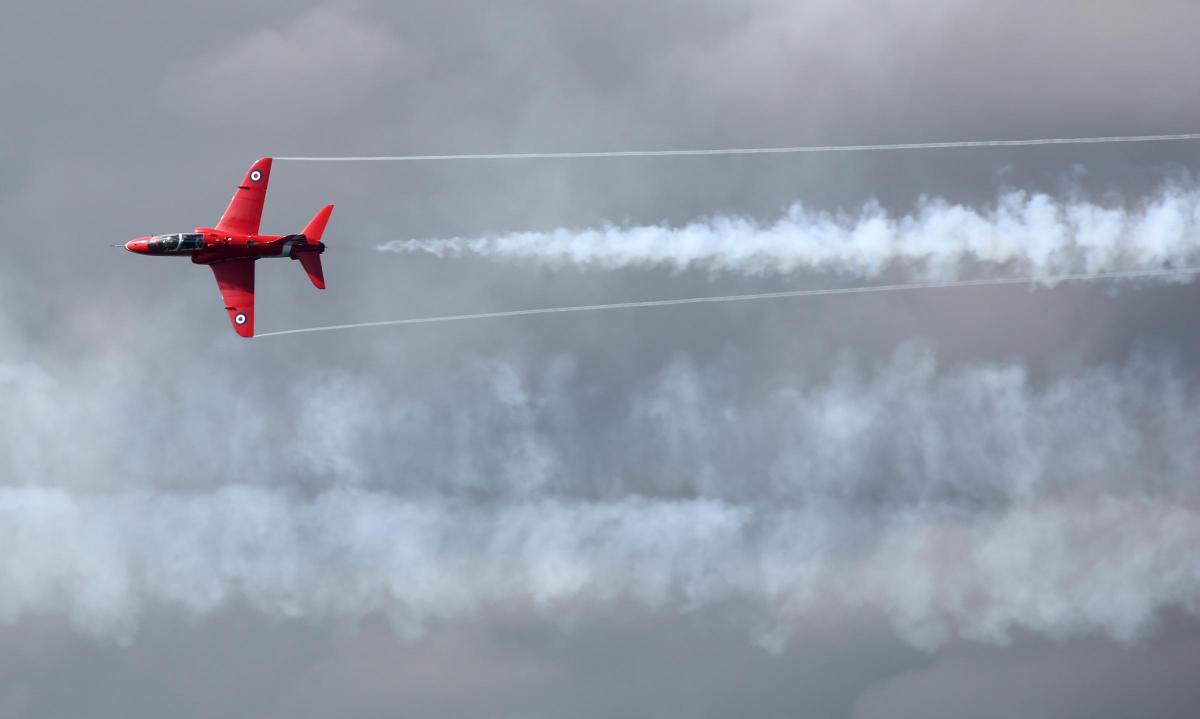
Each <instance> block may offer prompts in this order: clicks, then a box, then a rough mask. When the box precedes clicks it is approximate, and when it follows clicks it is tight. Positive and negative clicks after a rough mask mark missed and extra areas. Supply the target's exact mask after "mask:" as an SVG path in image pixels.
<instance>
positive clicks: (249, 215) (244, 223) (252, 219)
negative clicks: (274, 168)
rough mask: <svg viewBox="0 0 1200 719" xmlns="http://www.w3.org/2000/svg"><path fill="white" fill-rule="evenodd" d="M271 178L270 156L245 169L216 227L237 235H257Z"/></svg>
mask: <svg viewBox="0 0 1200 719" xmlns="http://www.w3.org/2000/svg"><path fill="white" fill-rule="evenodd" d="M270 179H271V158H269V157H262V158H259V160H258V161H257V162H255V163H254V164H253V165H251V166H250V169H249V170H246V176H245V177H243V178H242V183H241V184H240V185H238V188H237V191H236V192H234V193H233V199H232V200H230V201H229V207H227V208H225V214H224V215H221V221H220V222H218V223H217V226H216V229H217V230H218V231H221V232H229V233H231V234H238V235H257V234H258V225H259V222H260V221H261V220H262V211H263V203H265V202H266V201H267V182H268V181H270Z"/></svg>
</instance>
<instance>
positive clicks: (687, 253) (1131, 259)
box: [379, 185, 1200, 280]
mask: <svg viewBox="0 0 1200 719" xmlns="http://www.w3.org/2000/svg"><path fill="white" fill-rule="evenodd" d="M1198 231H1200V190H1197V189H1196V188H1190V187H1182V186H1179V185H1168V186H1164V187H1162V188H1160V190H1159V191H1158V192H1157V193H1156V194H1154V195H1153V196H1152V197H1150V198H1148V199H1147V200H1145V201H1144V202H1142V203H1140V204H1139V205H1137V206H1136V207H1132V208H1123V207H1105V206H1102V205H1099V204H1096V203H1093V202H1090V201H1087V200H1082V199H1070V200H1057V199H1055V198H1052V197H1050V196H1049V195H1045V194H1029V193H1026V192H1010V193H1007V194H1004V195H1002V196H1001V197H999V198H998V199H997V201H996V203H995V205H994V206H993V207H991V208H989V209H986V210H978V209H974V208H970V207H964V206H961V205H953V204H949V203H947V202H945V201H942V200H937V199H930V200H926V201H924V202H922V203H921V204H920V206H919V207H918V208H917V209H916V210H915V211H913V212H912V213H910V214H907V215H903V216H895V217H894V216H889V215H887V214H886V213H885V212H884V211H883V210H882V209H881V208H880V207H879V206H878V205H875V204H868V205H866V206H865V207H863V208H862V210H861V211H860V212H859V213H858V214H857V215H854V214H847V213H840V214H834V213H829V212H818V211H813V210H809V209H806V208H805V207H804V206H803V205H800V204H795V205H792V207H791V208H789V209H788V210H787V212H786V213H785V214H784V215H783V217H781V218H780V219H779V220H777V221H776V222H774V223H773V224H764V223H761V222H757V221H755V220H751V219H746V218H740V217H728V216H718V217H714V218H712V219H708V220H704V221H698V222H693V223H690V224H687V225H684V226H682V227H668V226H662V225H645V226H635V227H619V226H613V225H608V226H604V227H599V228H591V229H567V228H562V229H558V230H554V231H552V232H518V233H512V234H507V235H499V236H495V237H479V238H451V239H414V240H397V241H393V242H389V243H386V244H383V245H380V247H379V249H381V250H385V251H391V252H420V253H429V254H433V255H436V256H438V257H463V256H478V257H485V258H491V259H501V260H520V261H529V262H538V263H543V264H546V265H552V266H563V265H576V266H581V267H595V268H600V269H616V268H625V267H642V266H663V267H669V268H672V269H675V270H687V269H699V270H708V271H720V272H734V273H743V274H752V275H760V274H773V273H788V272H834V273H840V274H846V275H853V276H856V277H862V278H872V277H876V276H878V275H880V274H882V273H883V272H885V271H887V270H889V269H893V268H899V269H903V270H906V271H908V272H909V273H911V274H913V275H915V276H918V277H920V278H922V279H936V280H947V279H954V278H956V277H960V276H961V275H962V274H963V273H964V271H965V270H966V269H968V268H970V267H971V266H973V265H975V264H977V263H981V262H982V263H989V264H997V265H1004V266H1012V268H1013V269H1014V270H1017V271H1019V272H1021V273H1023V274H1031V275H1036V276H1053V275H1059V274H1065V273H1073V272H1104V271H1113V270H1128V269H1155V268H1161V267H1163V266H1164V265H1167V264H1171V265H1174V266H1189V265H1193V264H1195V263H1196V262H1197V261H1200V242H1198V241H1197V239H1196V238H1197V237H1198V236H1200V234H1198Z"/></svg>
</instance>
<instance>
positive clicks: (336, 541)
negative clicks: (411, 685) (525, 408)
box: [0, 486, 1200, 646]
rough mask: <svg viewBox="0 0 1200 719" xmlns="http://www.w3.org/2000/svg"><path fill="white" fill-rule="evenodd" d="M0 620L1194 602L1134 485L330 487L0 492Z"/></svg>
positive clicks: (1010, 612)
mask: <svg viewBox="0 0 1200 719" xmlns="http://www.w3.org/2000/svg"><path fill="white" fill-rule="evenodd" d="M0 529H2V531H3V534H4V536H5V537H7V538H8V541H7V543H6V549H5V552H4V553H3V555H0V570H2V571H0V620H4V621H14V620H16V619H17V618H19V617H21V616H22V615H24V614H26V613H32V612H47V611H52V612H65V613H66V614H68V615H69V616H70V617H71V619H72V621H73V622H74V623H75V625H76V626H77V627H78V628H79V629H80V630H82V631H84V632H87V633H89V634H93V635H97V636H109V637H117V638H124V637H128V636H130V635H131V633H132V632H133V631H134V630H135V627H136V622H137V618H138V616H139V614H140V613H141V612H143V611H145V610H147V609H149V608H164V607H165V608H169V609H173V610H177V611H180V612H183V613H185V614H189V615H203V614H205V613H207V612H211V611H214V610H216V609H217V608H219V607H221V606H223V605H224V604H225V603H227V602H230V601H233V600H235V599H236V600H238V601H242V602H246V603H248V604H249V605H250V606H252V607H254V608H255V609H257V610H259V611H261V612H263V613H265V614H267V615H270V616H279V617H299V618H306V619H312V620H345V619H351V620H353V619H355V618H359V617H362V616H364V615H366V614H367V613H373V612H380V613H383V614H385V615H387V616H389V617H390V618H391V619H392V620H393V621H394V622H395V624H396V626H397V627H398V628H399V629H400V630H402V631H408V632H417V631H420V629H421V627H422V626H424V625H425V624H426V623H428V622H430V621H435V620H438V619H454V618H460V617H464V616H466V615H469V614H472V613H475V612H480V611H482V610H484V609H485V608H487V607H489V606H495V605H508V606H511V605H513V604H517V605H520V606H528V607H530V608H532V609H533V610H535V611H541V612H543V613H545V614H547V615H551V616H561V615H568V614H569V613H570V612H571V608H572V605H573V604H577V603H579V602H584V603H594V602H605V601H613V600H617V599H622V600H632V601H636V602H639V603H641V604H643V605H645V606H647V607H649V608H653V609H656V610H670V611H694V610H698V609H712V608H720V607H736V608H737V609H738V610H739V611H738V612H737V614H738V616H740V617H743V618H744V617H745V616H747V613H748V614H749V616H750V617H751V620H750V621H751V622H752V624H753V625H754V629H755V630H756V631H757V632H758V633H759V634H760V637H762V638H763V639H764V641H768V642H780V641H786V639H787V637H788V636H789V635H790V634H791V633H792V632H793V631H795V630H796V629H797V628H798V627H799V626H802V625H803V622H804V621H805V620H806V619H810V618H811V617H812V616H813V615H817V614H819V613H821V612H828V611H830V610H837V609H838V608H839V607H840V608H855V607H860V608H861V607H866V608H869V609H872V610H879V611H882V612H884V613H886V614H887V615H889V616H890V617H891V618H892V619H893V621H894V622H895V625H896V628H897V629H898V631H899V632H900V633H901V634H902V636H904V637H906V638H908V639H909V640H911V641H913V642H915V643H917V644H919V645H922V646H932V645H936V644H937V643H938V642H940V641H943V640H945V639H946V638H948V637H950V636H954V635H959V636H966V637H969V638H974V639H979V640H985V641H1004V640H1006V639H1007V638H1008V636H1009V633H1010V632H1011V631H1012V630H1013V629H1015V628H1026V629H1030V630H1033V631H1038V632H1044V633H1046V634H1049V635H1052V636H1069V635H1074V634H1079V633H1091V632H1103V633H1107V634H1109V635H1111V636H1113V637H1115V638H1118V639H1130V638H1134V637H1137V636H1138V635H1139V634H1140V633H1141V632H1143V631H1145V630H1146V629H1147V628H1148V627H1149V626H1151V625H1152V623H1153V621H1154V617H1155V614H1156V612H1157V611H1158V610H1160V609H1161V608H1163V607H1164V606H1178V607H1182V608H1184V609H1186V610H1189V611H1193V612H1195V611H1197V610H1200V606H1198V604H1197V598H1198V597H1200V562H1197V560H1196V557H1195V547H1196V543H1197V542H1198V541H1200V515H1198V514H1197V513H1196V511H1195V510H1194V509H1193V508H1191V507H1186V506H1178V505H1175V504H1173V503H1170V502H1162V501H1156V500H1149V499H1129V500H1118V499H1113V498H1100V499H1093V500H1079V499H1072V498H1064V499H1062V500H1057V501H1052V502H1050V501H1048V502H1042V503H1037V504H1019V505H1014V506H1012V507H1010V508H1008V509H1006V510H1004V511H1001V512H997V513H994V514H991V513H989V514H982V515H961V514H955V513H952V512H946V511H944V510H941V509H939V508H937V507H928V508H921V509H914V510H911V511H907V512H903V513H898V514H882V515H881V514H873V513H871V512H869V511H864V510H853V509H849V508H846V507H839V506H820V505H809V506H797V507H781V506H766V505H746V504H735V503H728V502H722V501H714V500H708V499H692V500H665V499H657V500H656V499H638V498H628V499H622V500H617V501H612V502H591V501H585V500H561V499H560V500H554V499H543V500H536V501H528V502H520V503H509V504H503V505H499V506H487V507H485V506H479V505H472V504H466V503H456V502H453V501H449V500H444V499H424V500H420V499H405V498H401V497H397V496H394V495H389V494H382V493H370V492H361V491H353V490H330V491H327V492H324V493H321V494H319V495H317V496H314V497H311V498H301V497H298V496H294V495H290V494H287V493H285V492H282V491H279V490H271V489H266V488H254V487H247V486H229V487H225V488H222V489H219V490H215V491H210V492H203V493H194V494H188V493H117V494H72V493H68V492H65V491H59V490H46V489H40V488H34V487H27V488H8V489H3V490H0Z"/></svg>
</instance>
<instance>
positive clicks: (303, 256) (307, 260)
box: [296, 252, 325, 290]
mask: <svg viewBox="0 0 1200 719" xmlns="http://www.w3.org/2000/svg"><path fill="white" fill-rule="evenodd" d="M296 259H298V260H300V264H301V265H302V266H303V267H304V271H305V272H307V273H308V279H310V280H312V283H313V287H316V288H317V289H318V290H323V289H325V272H324V271H323V270H322V269H321V255H320V254H319V253H316V252H299V253H297V255H296Z"/></svg>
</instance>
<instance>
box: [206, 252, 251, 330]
mask: <svg viewBox="0 0 1200 719" xmlns="http://www.w3.org/2000/svg"><path fill="white" fill-rule="evenodd" d="M209 267H211V268H212V271H213V276H215V277H216V278H217V287H219V288H220V289H221V299H222V300H224V301H225V309H226V310H228V311H229V321H230V322H232V323H233V330H234V331H235V332H237V333H238V334H239V335H241V336H242V337H253V336H254V258H252V257H244V258H241V259H237V260H225V261H223V262H214V263H212V264H210V265H209Z"/></svg>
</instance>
